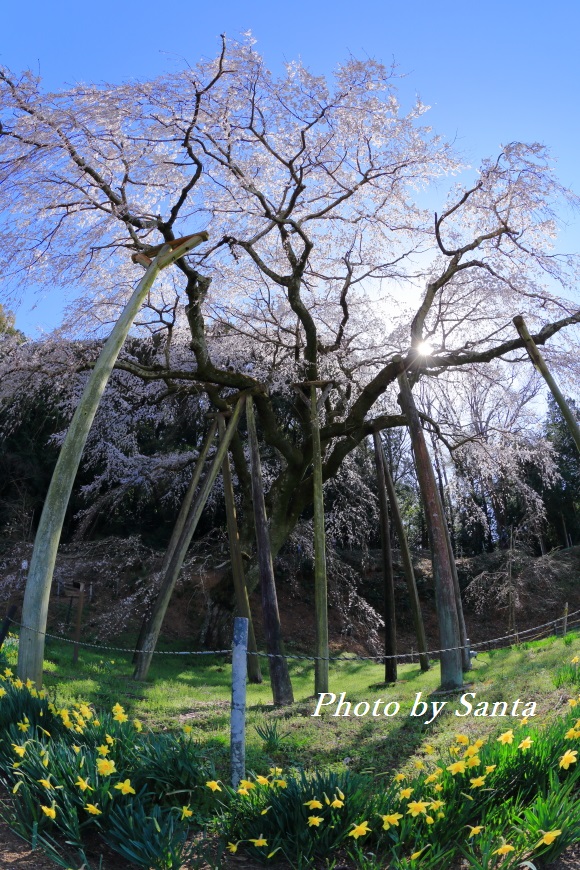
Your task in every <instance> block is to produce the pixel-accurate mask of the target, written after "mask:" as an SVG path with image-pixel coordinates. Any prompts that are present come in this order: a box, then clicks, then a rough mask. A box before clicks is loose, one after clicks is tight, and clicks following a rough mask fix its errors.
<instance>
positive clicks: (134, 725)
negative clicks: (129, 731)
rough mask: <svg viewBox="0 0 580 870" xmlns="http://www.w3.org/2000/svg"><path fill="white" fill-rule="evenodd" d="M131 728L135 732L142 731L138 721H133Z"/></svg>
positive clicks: (141, 724)
mask: <svg viewBox="0 0 580 870" xmlns="http://www.w3.org/2000/svg"><path fill="white" fill-rule="evenodd" d="M133 728H134V729H135V731H138V732H141V731H143V723H142V722H140V720H139V719H133Z"/></svg>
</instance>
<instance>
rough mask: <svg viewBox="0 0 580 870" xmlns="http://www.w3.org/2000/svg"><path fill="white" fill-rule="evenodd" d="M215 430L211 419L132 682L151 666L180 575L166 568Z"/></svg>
mask: <svg viewBox="0 0 580 870" xmlns="http://www.w3.org/2000/svg"><path fill="white" fill-rule="evenodd" d="M216 431H217V420H212V422H211V424H210V427H209V430H208V433H207V435H206V437H205V441H204V442H203V445H202V448H201V450H200V452H199V456H198V457H197V461H196V463H195V467H194V469H193V474H192V476H191V480H190V482H189V486H188V487H187V492H186V493H185V497H184V499H183V501H182V503H181V507H180V509H179V513H178V515H177V519H176V521H175V525H174V527H173V531H172V532H171V538H170V539H169V544H168V545H167V550H166V551H165V555H164V556H163V562H162V563H161V568H160V572H159V573H160V574H161V578H162V580H161V587H160V589H159V592H158V593H157V598H156V599H155V602H154V603H153V607H152V608H151V612H150V614H149V615H148V616H147V619H146V622H145V624H144V625H142V626H141V631H140V632H139V640H138V641H137V649H136V650H135V654H134V656H133V660H134V664H135V665H136V667H135V672H134V674H133V679H134V680H145V679H147V674H148V672H149V667H150V665H151V659H152V658H153V650H154V649H155V647H156V645H157V640H158V638H159V632H160V631H161V626H162V625H163V620H164V619H165V614H166V612H167V608H168V607H169V602H170V600H171V596H172V595H173V590H174V589H175V583H176V582H177V577H178V576H179V575H178V574H177V575H169V574H168V571H169V566H170V565H171V560H172V559H173V556H174V555H175V551H176V550H177V547H178V544H179V541H180V538H181V535H182V534H183V530H184V528H185V524H186V522H187V518H188V516H189V514H190V511H191V505H192V502H193V497H194V495H195V493H196V490H197V487H198V485H199V481H200V478H201V475H202V472H203V469H204V466H205V463H206V460H207V457H208V454H209V451H210V449H211V445H212V444H213V441H214V438H215V433H216ZM143 650H149V652H147V653H144V652H143Z"/></svg>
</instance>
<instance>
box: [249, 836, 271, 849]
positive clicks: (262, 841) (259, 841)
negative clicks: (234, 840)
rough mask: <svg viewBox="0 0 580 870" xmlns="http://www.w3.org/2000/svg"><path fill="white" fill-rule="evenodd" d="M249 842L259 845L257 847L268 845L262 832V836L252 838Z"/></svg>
mask: <svg viewBox="0 0 580 870" xmlns="http://www.w3.org/2000/svg"><path fill="white" fill-rule="evenodd" d="M248 843H252V844H253V845H254V846H257V847H260V846H267V845H268V841H267V840H265V839H264V837H263V836H262V834H260V836H259V837H256V838H255V839H252V838H250V839H249V840H248Z"/></svg>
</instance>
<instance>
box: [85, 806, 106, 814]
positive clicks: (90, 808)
mask: <svg viewBox="0 0 580 870" xmlns="http://www.w3.org/2000/svg"><path fill="white" fill-rule="evenodd" d="M85 810H86V811H87V813H89V814H90V815H91V816H101V815H102V814H103V811H102V810H100V809H99V808H98V806H97V804H85Z"/></svg>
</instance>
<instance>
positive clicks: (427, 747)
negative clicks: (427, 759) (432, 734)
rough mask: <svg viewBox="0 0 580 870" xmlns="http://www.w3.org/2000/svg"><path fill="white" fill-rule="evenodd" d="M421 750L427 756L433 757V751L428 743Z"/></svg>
mask: <svg viewBox="0 0 580 870" xmlns="http://www.w3.org/2000/svg"><path fill="white" fill-rule="evenodd" d="M423 750H424V751H425V752H426V753H427V755H433V753H434V752H435V749H434V748H433V747H432V746H431V744H430V743H427V745H426V746H424V747H423Z"/></svg>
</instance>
